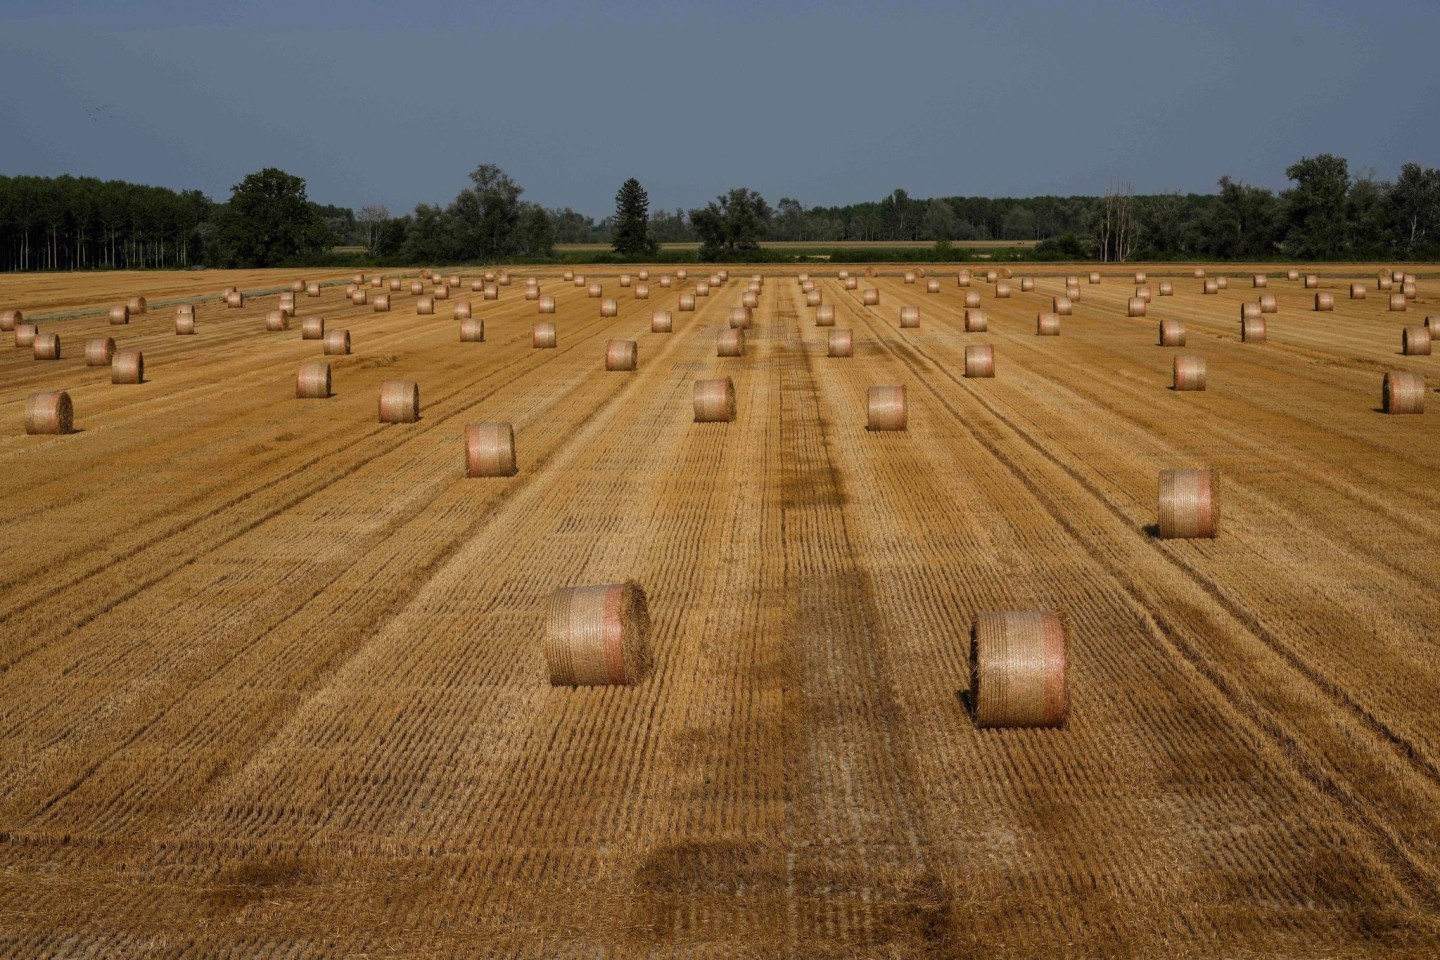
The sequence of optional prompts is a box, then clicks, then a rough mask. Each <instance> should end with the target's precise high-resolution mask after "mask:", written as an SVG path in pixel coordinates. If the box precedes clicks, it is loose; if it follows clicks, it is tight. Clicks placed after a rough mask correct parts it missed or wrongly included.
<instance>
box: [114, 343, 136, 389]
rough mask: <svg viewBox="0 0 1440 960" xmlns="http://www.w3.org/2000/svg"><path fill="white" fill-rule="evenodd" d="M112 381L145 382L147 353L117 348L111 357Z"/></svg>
mask: <svg viewBox="0 0 1440 960" xmlns="http://www.w3.org/2000/svg"><path fill="white" fill-rule="evenodd" d="M110 382H111V383H144V382H145V354H143V353H141V352H140V351H139V350H116V351H115V354H114V356H112V357H111V358H110Z"/></svg>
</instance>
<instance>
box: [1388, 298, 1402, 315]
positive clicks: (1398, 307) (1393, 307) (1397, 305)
mask: <svg viewBox="0 0 1440 960" xmlns="http://www.w3.org/2000/svg"><path fill="white" fill-rule="evenodd" d="M1390 312H1391V313H1404V312H1405V294H1403V293H1392V294H1390Z"/></svg>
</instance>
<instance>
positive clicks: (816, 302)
mask: <svg viewBox="0 0 1440 960" xmlns="http://www.w3.org/2000/svg"><path fill="white" fill-rule="evenodd" d="M805 306H807V307H818V306H820V291H819V290H811V291H810V292H809V293H807V294H805Z"/></svg>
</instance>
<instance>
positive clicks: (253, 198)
mask: <svg viewBox="0 0 1440 960" xmlns="http://www.w3.org/2000/svg"><path fill="white" fill-rule="evenodd" d="M218 238H219V241H220V243H221V244H222V245H223V249H224V250H225V254H226V255H225V259H226V260H227V261H229V262H230V263H232V264H233V265H235V266H242V267H273V266H276V265H277V264H280V263H282V262H285V261H290V260H294V259H296V258H297V257H303V256H304V255H306V254H309V253H318V252H320V251H322V250H326V249H328V248H329V247H331V246H333V245H334V241H335V237H334V235H333V234H332V233H331V232H330V231H329V230H328V229H327V228H326V226H325V223H324V221H323V220H322V219H321V217H320V214H319V213H318V212H317V211H316V209H315V207H314V205H312V204H311V203H310V201H309V200H308V199H307V198H306V196H305V180H304V179H303V178H301V177H296V176H292V175H291V174H288V173H286V172H285V171H284V170H278V169H276V168H275V167H266V168H265V169H264V170H261V171H260V172H259V173H252V174H250V175H249V176H248V177H246V178H245V179H244V180H242V181H240V182H239V183H237V184H236V185H235V186H234V187H232V188H231V190H230V203H229V207H228V209H227V210H226V211H225V214H224V217H223V219H222V221H221V223H220V226H219V230H218Z"/></svg>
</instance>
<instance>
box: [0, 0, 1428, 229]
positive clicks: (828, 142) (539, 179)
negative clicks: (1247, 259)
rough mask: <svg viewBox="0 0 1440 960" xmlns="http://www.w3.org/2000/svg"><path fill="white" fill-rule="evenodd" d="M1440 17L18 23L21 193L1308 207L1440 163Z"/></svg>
mask: <svg viewBox="0 0 1440 960" xmlns="http://www.w3.org/2000/svg"><path fill="white" fill-rule="evenodd" d="M1437 50H1440V2H1436V0H1426V2H1420V0H1413V2H1412V0H1388V2H1387V0H1380V2H1376V3H1369V4H1363V3H1358V2H1355V3H1350V2H1340V0H1316V2H1308V3H1305V2H1293V0H1292V2H1281V0H1257V2H1253V3H1242V2H1230V0H1213V2H1197V3H1194V4H1182V3H1161V2H1148V3H1146V2H1138V0H1128V2H1127V0H1092V2H1085V3H1078V2H1077V3H1067V4H1058V3H1056V4H1046V3H1035V2H1025V0H1019V2H1005V0H988V2H985V3H977V4H962V3H940V2H912V3H901V4H893V5H888V6H885V7H883V8H880V7H876V6H871V5H868V4H859V3H829V4H822V3H810V2H803V0H772V2H752V0H741V2H736V3H732V4H718V3H707V4H701V3H695V2H687V0H672V2H662V0H655V2H651V0H616V2H614V3H612V4H610V5H600V4H580V3H565V2H555V0H537V2H534V3H521V2H515V3H466V2H461V0H414V2H409V3H403V4H402V3H393V2H387V3H381V2H377V0H360V2H350V0H319V2H313V3H309V2H300V0H292V2H281V0H259V2H255V3H246V4H241V3H235V4H220V3H214V2H209V0H200V2H184V0H148V2H147V0H139V2H133V3H123V4H121V3H102V2H99V0H0V63H3V64H4V77H5V80H4V84H3V87H0V131H3V134H0V173H6V174H18V173H29V174H49V175H55V174H61V173H73V174H78V175H89V176H97V177H103V178H120V179H125V180H131V181H135V182H140V183H154V184H161V185H165V186H170V187H175V188H199V189H201V190H203V191H205V192H206V193H208V194H210V195H211V196H212V197H215V198H216V199H224V198H226V197H227V196H228V195H229V189H230V187H231V185H233V184H235V183H237V182H238V181H239V180H240V179H241V178H242V177H243V176H244V175H245V174H247V173H249V172H252V171H254V170H258V169H260V168H261V167H265V166H278V167H282V168H284V169H285V170H287V171H289V172H291V173H295V174H299V175H300V176H303V177H305V178H306V179H307V180H308V181H309V185H310V196H311V198H312V199H315V200H318V201H321V202H325V203H338V204H344V205H347V206H353V207H356V208H358V207H360V206H361V205H363V204H367V203H385V204H387V205H388V206H389V207H390V210H391V212H392V213H395V214H399V213H403V212H405V211H407V210H409V209H411V208H412V207H413V206H414V205H415V204H416V203H417V202H420V201H425V202H442V203H443V202H448V201H449V200H450V199H451V198H452V197H453V196H454V195H455V193H456V192H457V191H458V190H459V189H460V188H461V187H462V186H464V185H465V182H466V181H465V175H466V173H467V172H469V171H470V170H471V169H473V168H474V167H475V166H476V165H477V164H480V163H498V164H500V165H501V166H502V167H504V168H505V170H506V171H507V172H508V173H510V175H511V176H513V177H514V178H515V179H516V180H518V181H519V182H520V183H521V184H522V185H523V186H524V187H525V188H526V195H525V196H526V199H530V200H534V201H537V202H539V203H543V204H545V205H546V206H571V207H574V208H576V209H577V210H580V211H582V212H584V213H587V214H590V215H594V216H601V215H604V214H606V213H608V212H609V211H610V210H612V209H613V206H614V194H615V190H616V188H617V187H618V186H619V184H620V182H621V181H623V180H624V179H625V178H626V177H630V176H635V177H638V178H639V179H640V181H641V182H642V183H643V184H645V186H646V187H647V189H648V190H649V192H650V198H651V205H652V207H657V206H658V207H665V208H673V207H676V206H683V207H687V208H688V207H693V206H697V205H699V204H701V203H703V202H704V201H705V200H707V199H709V198H711V197H713V196H714V195H715V194H717V193H719V192H721V191H723V190H725V189H727V188H729V187H732V186H740V185H743V186H747V187H751V188H754V189H756V190H759V191H760V192H761V193H763V194H764V195H765V196H766V197H767V198H768V199H769V200H770V201H771V202H772V203H774V202H775V201H777V200H779V199H780V198H781V197H782V196H793V197H796V198H797V199H799V200H801V201H802V202H803V203H805V204H806V205H807V206H808V205H812V204H831V203H848V202H855V201H859V200H865V199H879V198H880V197H882V196H884V195H885V194H887V193H888V192H889V191H890V190H892V189H894V188H896V187H901V188H904V189H905V190H907V191H909V192H910V194H911V195H912V196H917V197H925V196H937V195H951V194H980V195H989V196H1027V195H1035V194H1047V193H1058V194H1067V193H1095V192H1100V191H1102V190H1103V189H1104V187H1105V185H1106V182H1107V181H1108V180H1109V179H1111V178H1124V179H1128V180H1130V181H1131V182H1133V184H1134V186H1135V189H1136V190H1137V191H1138V192H1151V191H1161V190H1181V191H1196V192H1208V191H1211V190H1212V189H1213V188H1214V184H1215V180H1216V179H1217V178H1218V177H1219V176H1221V175H1222V174H1229V175H1231V176H1234V177H1238V178H1240V179H1243V180H1246V181H1247V182H1250V183H1257V184H1261V185H1265V186H1271V187H1277V188H1279V187H1283V186H1284V185H1285V183H1286V181H1285V175H1284V170H1285V167H1286V166H1288V165H1289V164H1290V163H1291V162H1293V161H1294V160H1296V159H1298V158H1300V157H1302V156H1306V155H1311V154H1315V153H1321V152H1331V153H1338V154H1340V155H1342V156H1345V157H1347V158H1349V160H1350V164H1351V170H1352V171H1357V172H1358V171H1363V170H1365V169H1367V168H1369V169H1372V170H1373V171H1374V172H1375V173H1377V174H1378V175H1380V176H1382V177H1386V178H1390V177H1393V176H1394V175H1395V173H1396V171H1397V170H1398V169H1399V166H1400V164H1401V163H1404V162H1406V161H1410V160H1415V161H1419V162H1422V163H1425V164H1426V165H1428V166H1436V165H1440V124H1437V122H1436V121H1437V119H1440V69H1437V67H1436V51H1437Z"/></svg>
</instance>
